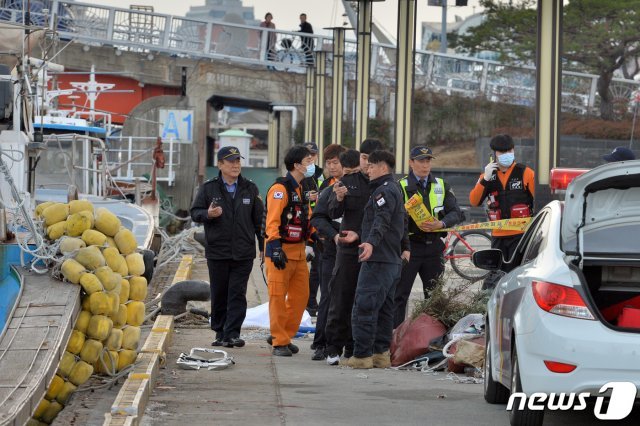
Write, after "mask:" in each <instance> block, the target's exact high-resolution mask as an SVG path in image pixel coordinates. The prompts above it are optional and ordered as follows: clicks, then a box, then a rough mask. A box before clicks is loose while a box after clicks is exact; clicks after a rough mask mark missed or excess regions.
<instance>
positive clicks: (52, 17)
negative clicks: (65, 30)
mask: <svg viewBox="0 0 640 426" xmlns="http://www.w3.org/2000/svg"><path fill="white" fill-rule="evenodd" d="M59 8H60V4H59V0H53V3H51V11H50V12H49V13H50V15H49V16H50V19H49V29H50V30H51V31H53V30H55V29H56V28H55V27H54V25H55V24H56V21H57V20H56V17H57V16H58V9H59Z"/></svg>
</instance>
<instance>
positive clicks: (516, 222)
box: [435, 217, 531, 232]
mask: <svg viewBox="0 0 640 426" xmlns="http://www.w3.org/2000/svg"><path fill="white" fill-rule="evenodd" d="M530 222H531V218H530V217H522V218H516V219H502V220H493V221H491V222H479V223H470V224H468V225H459V226H454V227H453V228H444V229H437V230H436V231H435V232H450V231H471V230H491V231H494V230H498V229H499V230H501V231H525V230H526V229H527V227H528V226H529V223H530Z"/></svg>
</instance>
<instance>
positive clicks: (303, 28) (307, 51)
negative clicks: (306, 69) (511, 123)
mask: <svg viewBox="0 0 640 426" xmlns="http://www.w3.org/2000/svg"><path fill="white" fill-rule="evenodd" d="M300 32H301V33H307V34H313V27H312V26H311V24H310V23H309V22H307V14H306V13H301V14H300ZM300 41H301V42H302V50H303V51H304V55H305V62H306V64H307V65H313V47H314V44H315V43H314V41H313V37H300Z"/></svg>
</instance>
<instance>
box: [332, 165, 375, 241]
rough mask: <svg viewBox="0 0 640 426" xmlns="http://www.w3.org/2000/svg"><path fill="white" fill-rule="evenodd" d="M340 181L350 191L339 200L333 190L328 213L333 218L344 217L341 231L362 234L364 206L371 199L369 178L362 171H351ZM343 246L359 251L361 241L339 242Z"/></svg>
mask: <svg viewBox="0 0 640 426" xmlns="http://www.w3.org/2000/svg"><path fill="white" fill-rule="evenodd" d="M340 181H341V182H342V183H343V184H344V186H345V187H346V188H347V190H348V191H349V192H348V193H347V195H346V196H345V197H344V199H343V200H342V201H338V199H337V198H336V194H335V192H333V190H332V191H331V193H330V194H329V200H328V206H327V207H328V210H327V211H328V213H329V217H331V218H332V219H334V220H335V219H340V218H342V223H341V225H340V231H353V232H355V233H356V234H358V235H362V217H363V216H364V206H365V205H366V204H367V201H368V200H369V194H370V190H369V179H368V178H367V177H366V176H365V175H364V174H363V173H362V172H357V173H350V174H348V175H344V176H342V179H340ZM338 244H339V245H340V247H342V248H345V249H346V248H351V249H352V250H353V251H354V252H357V248H358V244H360V243H359V242H355V243H352V244H343V243H338Z"/></svg>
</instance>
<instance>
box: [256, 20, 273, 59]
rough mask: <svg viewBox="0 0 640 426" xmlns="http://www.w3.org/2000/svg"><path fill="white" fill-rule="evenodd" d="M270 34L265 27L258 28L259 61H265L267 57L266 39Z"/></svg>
mask: <svg viewBox="0 0 640 426" xmlns="http://www.w3.org/2000/svg"><path fill="white" fill-rule="evenodd" d="M270 36H271V32H269V31H268V30H266V29H263V28H260V53H259V55H258V57H259V58H260V60H261V61H267V60H268V59H269V58H268V57H267V41H268V40H269V37H270Z"/></svg>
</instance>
